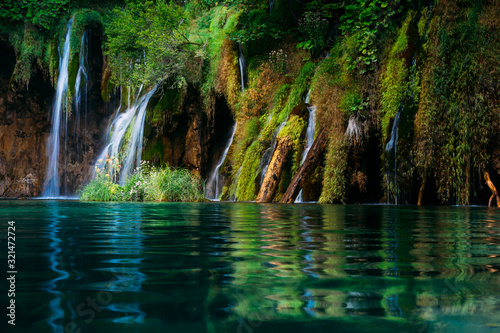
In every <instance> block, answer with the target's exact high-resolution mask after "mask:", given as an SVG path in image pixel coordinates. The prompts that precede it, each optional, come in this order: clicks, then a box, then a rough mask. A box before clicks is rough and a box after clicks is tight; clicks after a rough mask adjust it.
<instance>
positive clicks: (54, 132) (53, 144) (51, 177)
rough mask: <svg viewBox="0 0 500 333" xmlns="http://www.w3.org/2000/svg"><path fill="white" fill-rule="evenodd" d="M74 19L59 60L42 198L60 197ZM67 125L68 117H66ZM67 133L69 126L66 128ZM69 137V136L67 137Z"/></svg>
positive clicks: (69, 26) (69, 27)
mask: <svg viewBox="0 0 500 333" xmlns="http://www.w3.org/2000/svg"><path fill="white" fill-rule="evenodd" d="M72 22H73V19H71V20H69V23H68V32H67V33H66V37H65V40H64V46H63V52H62V56H61V57H60V59H59V78H58V80H57V89H56V93H55V96H54V104H53V105H52V108H51V120H52V128H51V131H50V137H49V141H48V144H47V155H48V164H47V173H46V174H45V182H44V184H43V191H42V197H45V198H50V197H59V195H60V188H59V175H58V165H59V149H60V148H59V141H60V131H61V118H62V116H63V114H62V113H63V109H65V107H66V104H67V92H68V64H69V50H70V48H69V42H70V35H71V23H72ZM66 123H67V116H66ZM66 131H67V126H66ZM66 137H67V136H66Z"/></svg>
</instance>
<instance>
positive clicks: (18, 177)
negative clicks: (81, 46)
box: [0, 41, 53, 197]
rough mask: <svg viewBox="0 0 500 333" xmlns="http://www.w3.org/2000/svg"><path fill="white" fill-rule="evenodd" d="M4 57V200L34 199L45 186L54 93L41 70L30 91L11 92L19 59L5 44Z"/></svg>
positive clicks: (0, 130)
mask: <svg viewBox="0 0 500 333" xmlns="http://www.w3.org/2000/svg"><path fill="white" fill-rule="evenodd" d="M0 53H1V54H2V55H4V57H5V58H4V59H5V61H2V62H1V64H0V196H1V197H18V196H33V195H37V194H39V193H40V191H41V188H42V185H43V177H44V171H45V167H46V160H47V159H46V156H45V149H46V142H47V132H48V131H49V120H48V109H49V108H50V102H51V100H52V95H53V89H52V88H51V85H50V83H49V82H48V80H46V78H44V76H43V75H42V73H41V71H40V70H39V69H35V72H34V73H33V75H32V77H33V79H32V80H31V83H30V85H29V86H28V87H27V88H17V89H16V90H14V89H9V82H10V78H11V76H12V73H13V71H14V66H15V64H16V56H15V53H14V49H13V48H12V47H10V45H9V44H8V43H7V42H5V41H0Z"/></svg>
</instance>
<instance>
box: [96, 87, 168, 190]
mask: <svg viewBox="0 0 500 333" xmlns="http://www.w3.org/2000/svg"><path fill="white" fill-rule="evenodd" d="M157 88H158V85H156V86H155V87H154V88H153V89H151V90H150V91H149V92H148V93H147V94H145V95H143V96H141V97H139V96H140V93H141V90H142V87H141V89H139V93H138V94H137V98H136V100H135V102H134V104H133V105H131V106H129V107H128V108H127V109H126V110H125V111H124V112H120V110H119V109H120V108H121V107H119V109H118V111H117V112H116V113H115V117H114V119H113V121H112V123H111V126H110V132H109V133H108V138H109V140H108V143H107V144H106V146H105V147H104V149H103V150H102V151H101V153H100V154H99V157H98V159H97V163H96V168H97V169H99V170H103V169H104V168H105V167H106V163H108V165H112V168H111V170H109V169H108V170H107V171H108V172H109V173H110V174H111V175H112V176H113V180H115V181H116V180H117V179H116V178H118V176H119V180H120V184H123V183H124V182H125V179H126V178H127V176H128V175H130V174H131V173H132V172H133V170H134V168H135V167H139V165H140V162H141V156H142V143H143V136H144V120H145V116H146V108H147V106H148V103H149V100H150V99H151V97H152V96H153V95H154V93H155V92H156V90H157ZM127 133H130V138H129V139H128V142H126V143H125V142H124V141H125V140H124V138H125V136H126V134H127ZM109 134H110V135H109ZM125 144H126V146H125V147H124V145H125ZM113 158H116V159H119V160H121V161H123V167H122V168H121V169H120V173H119V175H117V173H118V169H117V167H116V164H117V163H112V159H113Z"/></svg>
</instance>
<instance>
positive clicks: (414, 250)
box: [0, 200, 500, 333]
mask: <svg viewBox="0 0 500 333" xmlns="http://www.w3.org/2000/svg"><path fill="white" fill-rule="evenodd" d="M8 221H15V227H16V230H15V233H16V240H15V252H16V257H15V265H16V267H15V268H16V270H17V274H16V286H15V288H16V292H15V294H16V295H15V302H16V303H15V304H16V326H15V327H14V326H11V325H8V324H7V320H9V318H8V317H6V315H5V314H7V311H8V310H7V309H6V306H7V305H8V304H9V303H8V302H9V298H8V296H7V291H8V289H9V285H8V284H7V283H6V282H5V281H6V280H5V278H4V279H3V282H2V284H1V287H2V290H1V293H2V295H4V296H3V297H2V304H3V306H2V308H3V309H4V312H5V313H4V314H2V318H3V320H2V321H3V322H2V324H1V327H6V328H7V330H8V331H9V332H92V333H99V332H106V333H112V332H162V333H163V332H210V333H211V332H228V333H233V332H234V333H241V332H245V333H268V332H271V333H279V332H315V333H316V332H372V333H373V332H393V333H396V332H500V274H499V270H500V210H498V209H491V208H485V207H423V208H421V207H398V206H377V205H374V206H369V205H364V206H361V205H360V206H334V205H280V204H269V205H261V204H253V203H86V202H78V201H48V200H29V201H20V200H18V201H0V222H1V225H2V233H1V236H0V240H1V248H2V250H1V251H0V257H1V259H2V262H3V263H4V264H3V265H2V267H4V271H5V273H4V276H6V275H7V270H8V268H7V259H8V258H7V227H8ZM4 331H5V330H3V329H2V332H4Z"/></svg>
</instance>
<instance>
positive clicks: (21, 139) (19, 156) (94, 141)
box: [0, 34, 113, 197]
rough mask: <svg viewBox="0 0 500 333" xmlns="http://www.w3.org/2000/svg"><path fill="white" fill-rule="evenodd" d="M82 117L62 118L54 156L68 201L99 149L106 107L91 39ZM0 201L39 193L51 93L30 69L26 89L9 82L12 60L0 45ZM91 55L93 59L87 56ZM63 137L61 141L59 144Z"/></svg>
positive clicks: (41, 74) (44, 77)
mask: <svg viewBox="0 0 500 333" xmlns="http://www.w3.org/2000/svg"><path fill="white" fill-rule="evenodd" d="M92 40H93V42H92V45H91V51H90V52H91V57H92V59H93V60H92V61H91V63H90V71H91V81H90V82H89V85H88V88H89V90H88V106H87V112H81V114H80V117H75V116H74V115H73V113H72V114H70V115H69V116H68V120H67V127H66V129H63V131H64V133H62V136H61V137H62V140H61V146H60V150H59V161H60V163H59V179H60V186H61V194H62V195H74V194H75V193H76V191H77V189H78V188H79V187H80V186H81V185H82V184H83V183H84V182H85V181H86V180H87V179H88V178H89V176H90V173H89V170H90V168H91V167H92V164H93V163H94V158H95V154H96V153H97V152H98V151H99V149H100V148H101V146H102V133H103V132H104V131H105V128H106V125H107V122H106V121H105V119H106V118H108V116H109V114H110V113H111V112H112V109H113V108H112V107H110V106H109V104H105V103H104V102H103V101H102V98H101V94H100V83H101V76H102V74H101V73H102V52H101V44H100V43H101V39H100V36H99V35H97V34H96V36H95V37H94V38H93V39H92ZM0 53H1V54H2V55H3V57H4V59H5V61H2V63H1V64H0V197H36V196H39V195H40V194H41V193H42V188H43V184H44V181H45V173H46V169H47V141H48V138H49V135H50V130H51V124H50V121H51V120H50V109H51V105H52V100H53V96H54V88H53V86H52V84H51V83H50V79H49V77H48V74H47V71H46V70H45V69H42V68H40V67H39V66H33V67H34V70H33V73H32V75H31V79H30V83H29V85H28V86H27V87H22V86H19V85H17V84H16V83H15V82H11V76H12V73H13V71H14V66H15V64H16V54H15V52H14V49H13V48H12V47H11V46H10V45H9V43H8V42H6V41H4V40H0ZM92 53H93V54H92ZM64 137H67V140H66V141H65V140H64Z"/></svg>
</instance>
